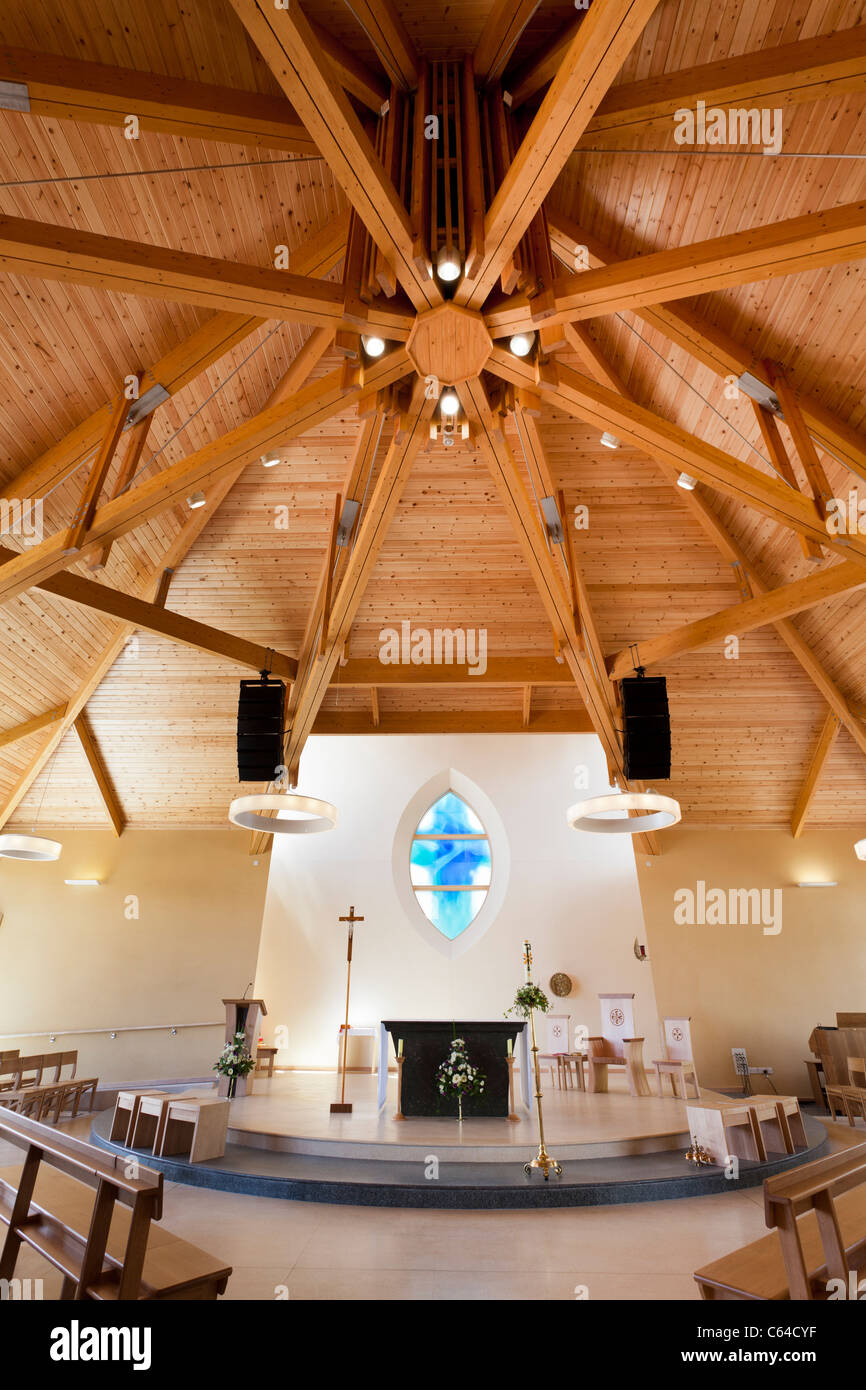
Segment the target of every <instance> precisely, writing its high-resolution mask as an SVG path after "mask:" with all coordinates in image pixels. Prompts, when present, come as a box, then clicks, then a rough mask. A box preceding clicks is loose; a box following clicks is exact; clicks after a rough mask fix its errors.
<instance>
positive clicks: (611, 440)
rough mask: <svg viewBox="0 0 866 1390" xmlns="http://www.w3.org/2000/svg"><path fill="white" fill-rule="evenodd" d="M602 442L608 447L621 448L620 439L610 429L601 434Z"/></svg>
mask: <svg viewBox="0 0 866 1390" xmlns="http://www.w3.org/2000/svg"><path fill="white" fill-rule="evenodd" d="M601 442H602V444H603V445H604V447H605V448H606V449H618V448H619V440H618V439H617V437H616V435H615V434H611V433H610V430H605V432H604V434H603V435H602V436H601Z"/></svg>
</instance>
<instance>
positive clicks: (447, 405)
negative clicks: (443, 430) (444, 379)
mask: <svg viewBox="0 0 866 1390" xmlns="http://www.w3.org/2000/svg"><path fill="white" fill-rule="evenodd" d="M439 409H440V410H441V411H442V414H443V415H456V414H457V412H458V410H459V409H460V397H459V396H458V394H457V392H456V391H455V390H454V387H453V386H449V387H448V390H447V391H443V392H442V395H441V396H440V397H439Z"/></svg>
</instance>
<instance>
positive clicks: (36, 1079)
mask: <svg viewBox="0 0 866 1390" xmlns="http://www.w3.org/2000/svg"><path fill="white" fill-rule="evenodd" d="M12 1070H13V1074H14V1082H13V1085H12V1090H13V1091H21V1090H23V1089H24V1088H25V1087H26V1086H41V1084H42V1073H43V1072H44V1070H45V1054H44V1053H42V1052H39V1053H35V1054H34V1055H33V1056H32V1057H19V1058H18V1060H17V1061H16V1062H15V1064H14V1067H13V1069H12ZM28 1073H32V1074H31V1075H28Z"/></svg>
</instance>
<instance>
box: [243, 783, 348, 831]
mask: <svg viewBox="0 0 866 1390" xmlns="http://www.w3.org/2000/svg"><path fill="white" fill-rule="evenodd" d="M267 811H272V812H275V813H276V814H275V815H271V816H268V815H266V814H265V812H267ZM229 820H230V821H231V822H232V824H233V825H240V826H243V828H244V829H245V830H264V831H265V832H266V833H267V834H269V835H316V834H318V833H319V832H320V831H322V830H333V828H334V826H335V825H336V824H337V811H336V807H334V806H332V805H331V803H330V802H329V801H319V799H318V798H317V797H315V796H301V795H299V793H298V792H259V793H257V794H255V795H253V796H238V797H236V798H235V800H234V801H233V802H232V804H231V806H230V807H229Z"/></svg>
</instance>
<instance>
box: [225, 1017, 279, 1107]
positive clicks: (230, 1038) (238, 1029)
mask: <svg viewBox="0 0 866 1390" xmlns="http://www.w3.org/2000/svg"><path fill="white" fill-rule="evenodd" d="M223 1003H224V1004H225V1006H226V1042H227V1043H230V1042H234V1040H235V1033H243V1035H244V1047H245V1048H246V1050H247V1052H248V1053H249V1054H250V1056H251V1057H255V1055H256V1046H257V1044H258V1039H259V1013H260V1012H261V1013H262V1014H267V1012H268V1011H267V1009H266V1008H265V1001H264V999H224V1000H223ZM254 1076H255V1072H254V1071H251V1072H249V1073H248V1074H247V1075H246V1076H239V1077H238V1078H237V1081H236V1083H235V1095H236V1096H248V1095H251V1094H252V1089H253V1077H254ZM228 1093H229V1078H228V1077H227V1076H222V1075H220V1078H219V1085H218V1087H217V1094H218V1095H221V1096H227V1095H228Z"/></svg>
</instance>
